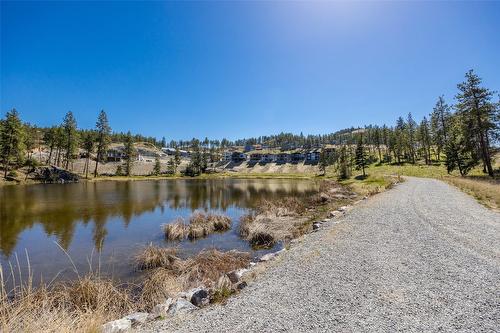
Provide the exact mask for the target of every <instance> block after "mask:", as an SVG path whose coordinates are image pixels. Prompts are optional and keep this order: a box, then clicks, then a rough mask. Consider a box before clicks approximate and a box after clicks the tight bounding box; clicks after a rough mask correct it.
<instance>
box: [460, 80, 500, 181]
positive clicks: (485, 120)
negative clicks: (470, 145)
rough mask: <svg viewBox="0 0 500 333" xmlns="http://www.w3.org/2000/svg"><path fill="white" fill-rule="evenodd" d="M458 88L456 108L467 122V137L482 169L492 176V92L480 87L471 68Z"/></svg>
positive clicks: (495, 128) (493, 120) (493, 106)
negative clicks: (473, 147) (472, 143)
mask: <svg viewBox="0 0 500 333" xmlns="http://www.w3.org/2000/svg"><path fill="white" fill-rule="evenodd" d="M458 89H459V93H458V94H457V95H456V99H457V102H458V103H457V105H456V108H457V111H458V112H459V113H460V114H461V116H462V117H463V119H464V121H465V122H466V123H467V124H468V126H467V127H466V131H467V133H466V134H467V137H468V139H469V141H470V142H474V143H475V145H476V149H477V150H478V152H479V154H478V157H479V158H480V159H481V160H482V162H483V171H484V172H485V173H486V172H487V173H488V175H490V176H491V177H493V176H494V174H493V166H492V163H491V156H492V153H491V147H490V135H491V134H492V132H495V131H496V130H497V127H496V123H495V119H494V118H495V114H496V106H495V105H494V104H493V103H492V102H491V98H492V97H493V92H492V91H490V90H489V89H487V88H484V87H481V79H480V78H479V76H477V75H476V74H475V73H474V71H473V70H470V71H468V72H467V73H466V74H465V81H464V82H462V83H460V84H458Z"/></svg>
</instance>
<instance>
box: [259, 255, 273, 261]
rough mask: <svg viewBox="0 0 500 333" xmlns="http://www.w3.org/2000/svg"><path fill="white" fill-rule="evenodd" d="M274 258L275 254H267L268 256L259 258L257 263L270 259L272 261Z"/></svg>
mask: <svg viewBox="0 0 500 333" xmlns="http://www.w3.org/2000/svg"><path fill="white" fill-rule="evenodd" d="M275 256H276V253H268V254H264V255H263V256H262V257H260V259H259V261H263V262H265V261H269V260H271V259H273V258H274V257H275Z"/></svg>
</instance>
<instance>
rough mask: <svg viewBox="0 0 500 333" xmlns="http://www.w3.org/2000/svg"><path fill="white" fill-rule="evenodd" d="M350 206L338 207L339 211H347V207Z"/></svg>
mask: <svg viewBox="0 0 500 333" xmlns="http://www.w3.org/2000/svg"><path fill="white" fill-rule="evenodd" d="M348 208H349V207H348V206H342V207H340V208H339V209H338V211H339V212H345V211H347V209H348Z"/></svg>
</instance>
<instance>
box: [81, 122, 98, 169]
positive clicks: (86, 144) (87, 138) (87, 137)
mask: <svg viewBox="0 0 500 333" xmlns="http://www.w3.org/2000/svg"><path fill="white" fill-rule="evenodd" d="M95 136H96V135H95V133H94V132H93V131H88V132H86V133H85V134H84V136H83V149H84V150H85V154H86V155H87V157H86V158H85V165H84V167H83V171H84V172H85V178H89V167H90V155H91V154H92V153H93V152H94V149H95V139H96V138H95Z"/></svg>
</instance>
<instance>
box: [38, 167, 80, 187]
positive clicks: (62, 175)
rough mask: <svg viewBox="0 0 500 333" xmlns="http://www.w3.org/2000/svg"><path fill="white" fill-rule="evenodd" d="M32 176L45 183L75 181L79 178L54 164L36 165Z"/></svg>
mask: <svg viewBox="0 0 500 333" xmlns="http://www.w3.org/2000/svg"><path fill="white" fill-rule="evenodd" d="M32 178H33V179H36V180H39V181H42V182H45V183H75V182H78V181H79V180H80V177H79V176H78V175H77V174H74V173H72V172H70V171H67V170H65V169H62V168H58V167H55V166H40V167H36V168H35V170H34V171H33V175H32Z"/></svg>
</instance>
